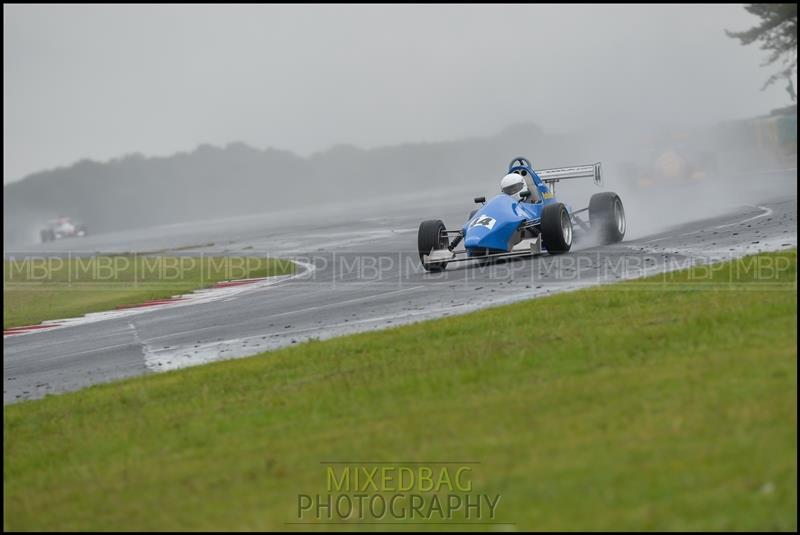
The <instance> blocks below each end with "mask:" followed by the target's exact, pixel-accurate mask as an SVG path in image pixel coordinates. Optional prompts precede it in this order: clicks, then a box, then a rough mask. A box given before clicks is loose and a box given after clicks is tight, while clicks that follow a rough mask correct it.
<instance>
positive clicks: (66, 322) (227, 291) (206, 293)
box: [3, 260, 317, 339]
mask: <svg viewBox="0 0 800 535" xmlns="http://www.w3.org/2000/svg"><path fill="white" fill-rule="evenodd" d="M293 262H294V263H295V265H297V266H299V267H300V268H302V271H300V272H299V273H295V274H294V275H277V276H274V277H266V278H264V279H260V280H255V281H254V282H252V283H249V284H240V285H233V286H223V287H220V288H213V287H212V288H204V289H201V290H196V291H194V292H192V293H190V294H186V295H180V296H173V298H174V299H176V300H175V301H171V302H166V303H160V304H157V305H150V306H142V307H132V308H123V309H117V310H108V311H105V312H93V313H91V314H86V315H85V316H80V317H77V318H66V319H60V320H47V321H43V322H42V323H41V324H40V325H42V326H43V327H40V328H32V329H31V330H24V329H22V330H20V331H17V332H9V333H5V332H4V333H3V339H6V338H8V337H18V336H30V335H33V334H36V333H40V332H50V331H53V330H55V329H63V328H66V327H73V326H75V325H85V324H87V323H96V322H99V321H108V320H112V319H118V318H124V317H128V316H138V315H139V314H146V313H148V312H152V311H153V310H163V309H165V308H175V307H183V306H190V305H199V304H201V303H211V302H214V301H220V300H230V299H235V298H236V297H239V296H240V295H241V294H244V293H249V292H251V291H255V290H261V289H263V288H267V287H269V286H274V285H275V284H279V283H281V282H286V281H290V280H292V279H297V278H300V277H306V276H309V275H310V274H311V273H313V272H314V271H315V270H316V269H317V268H316V266H315V265H314V264H310V263H307V262H301V261H298V260H293ZM177 298H180V300H177Z"/></svg>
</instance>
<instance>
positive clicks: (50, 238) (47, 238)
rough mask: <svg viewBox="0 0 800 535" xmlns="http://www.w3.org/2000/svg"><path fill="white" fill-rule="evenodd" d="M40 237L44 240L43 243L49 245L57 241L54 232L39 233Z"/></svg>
mask: <svg viewBox="0 0 800 535" xmlns="http://www.w3.org/2000/svg"><path fill="white" fill-rule="evenodd" d="M39 236H40V237H41V238H42V243H47V242H49V241H53V240H54V239H55V236H54V235H53V231H52V230H43V231H41V232H40V233H39Z"/></svg>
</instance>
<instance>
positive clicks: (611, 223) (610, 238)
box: [589, 191, 627, 244]
mask: <svg viewBox="0 0 800 535" xmlns="http://www.w3.org/2000/svg"><path fill="white" fill-rule="evenodd" d="M589 225H590V227H591V229H592V234H594V235H595V237H596V238H597V240H598V241H599V242H600V243H602V244H609V243H617V242H619V241H622V238H624V237H625V228H626V226H627V222H626V220H625V208H624V207H623V206H622V200H621V199H620V198H619V195H617V194H616V193H614V192H611V191H606V192H603V193H595V194H594V195H592V198H591V199H590V200H589Z"/></svg>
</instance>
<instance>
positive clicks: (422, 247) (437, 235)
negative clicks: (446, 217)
mask: <svg viewBox="0 0 800 535" xmlns="http://www.w3.org/2000/svg"><path fill="white" fill-rule="evenodd" d="M449 245H450V238H448V237H447V232H445V226H444V223H442V220H441V219H430V220H428V221H423V222H422V223H420V224H419V232H418V233H417V248H418V249H419V259H420V261H422V267H423V268H425V269H426V270H427V271H442V270H443V269H444V268H445V267H447V262H436V263H433V264H425V259H424V256H425V255H429V254H431V251H433V250H434V249H447V247H448V246H449Z"/></svg>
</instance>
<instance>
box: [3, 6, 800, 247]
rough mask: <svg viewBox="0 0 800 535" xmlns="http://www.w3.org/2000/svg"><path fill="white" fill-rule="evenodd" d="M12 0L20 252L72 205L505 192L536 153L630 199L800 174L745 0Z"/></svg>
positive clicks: (158, 209)
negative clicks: (540, 1)
mask: <svg viewBox="0 0 800 535" xmlns="http://www.w3.org/2000/svg"><path fill="white" fill-rule="evenodd" d="M3 9H4V17H3V19H4V20H3V25H4V38H3V39H4V51H3V59H4V82H3V107H4V119H3V131H4V147H3V148H4V159H3V160H4V162H3V165H4V169H3V171H4V184H5V186H4V247H7V246H9V245H16V244H24V243H29V242H35V241H37V239H38V232H39V229H40V228H41V226H42V225H44V224H45V222H46V221H47V220H48V219H51V218H54V217H57V216H59V215H67V216H71V217H73V218H76V219H77V220H80V221H82V222H84V223H86V224H87V226H88V227H89V229H90V232H92V233H101V232H109V231H116V230H124V229H129V228H136V227H143V226H152V225H158V224H165V223H173V222H179V221H195V220H203V219H214V218H220V217H228V216H236V215H243V214H251V213H263V212H268V211H270V210H278V209H281V210H285V209H287V208H292V207H297V208H298V209H308V208H312V210H309V212H310V217H313V207H314V206H326V207H329V206H331V205H335V204H336V203H345V202H347V201H352V200H353V199H363V200H364V201H369V202H376V203H379V202H381V201H384V202H391V201H392V199H395V198H398V196H399V195H407V194H411V195H413V194H418V195H421V196H425V195H453V196H454V197H455V196H459V195H465V196H466V195H471V194H476V195H479V194H484V193H493V192H495V190H496V187H497V183H498V182H499V179H500V177H501V176H502V175H503V174H504V170H505V165H506V164H507V162H508V160H510V159H511V158H512V157H515V156H519V155H525V156H528V157H529V158H530V159H531V160H532V161H533V162H534V165H535V166H537V167H551V166H560V165H571V164H583V163H592V162H594V161H602V162H603V165H604V170H605V175H606V180H607V183H608V185H609V186H610V187H611V188H612V189H617V190H618V191H621V192H624V193H625V194H627V195H628V197H627V198H626V201H627V202H626V204H627V205H629V206H630V205H631V202H630V201H628V199H630V198H632V197H635V198H637V200H638V201H639V204H640V205H641V204H643V203H645V202H646V201H648V200H649V201H653V202H655V200H657V199H658V198H659V197H662V196H663V195H662V193H663V191H664V190H665V188H666V190H667V191H668V190H669V189H670V182H669V180H673V181H674V180H689V181H694V182H691V183H692V184H702V185H703V187H704V190H703V191H704V194H706V195H712V194H713V192H717V191H718V192H722V193H724V194H725V195H726V196H731V197H735V195H734V194H735V193H736V192H737V191H738V192H739V193H741V190H740V189H737V188H736V187H733V188H732V187H730V182H729V181H730V180H734V179H736V177H739V178H738V180H740V181H741V183H745V181H744V179H743V178H742V175H743V174H744V173H747V172H763V171H771V170H774V169H782V168H784V169H785V168H791V166H792V165H794V166H795V167H796V111H795V119H794V121H795V122H794V131H795V134H794V142H793V143H794V145H795V151H794V159H793V160H792V158H791V156H788V157H787V155H786V151H785V150H784V149H785V147H781V146H780V145H781V144H783V145H785V144H786V143H785V138H783V137H780V136H782V135H784V134H781V133H780V132H781V131H782V130H781V129H786V128H787V126H786V125H785V124H783V123H780V124H778V123H776V121H775V120H773V119H771V118H770V117H771V116H770V112H771V111H772V110H776V109H779V108H783V107H786V106H787V105H788V104H790V103H791V102H790V99H789V96H788V93H787V91H786V89H785V88H784V85H785V84H784V83H782V82H779V83H777V84H774V85H772V86H770V87H768V88H767V89H766V90H764V91H762V90H761V87H762V85H763V83H764V80H765V79H766V77H767V76H769V74H770V71H769V69H768V68H765V67H761V64H762V62H763V60H764V55H765V53H764V52H763V51H761V50H759V49H758V47H757V46H749V47H745V46H741V45H740V44H739V42H738V41H736V40H733V39H731V38H729V37H727V36H726V35H725V33H724V30H726V29H728V30H742V29H746V28H749V27H751V26H753V25H755V24H756V23H757V22H758V21H757V19H756V17H754V16H752V15H750V14H749V13H747V12H746V11H745V10H744V9H743V8H742V6H740V5H709V6H672V5H664V6H628V5H601V6H586V5H581V6H541V5H532V6H519V5H514V6H496V5H492V6H489V5H484V6H480V5H467V6H457V5H447V6H360V5H347V6H322V5H315V6H288V5H284V6H272V5H264V6H209V5H204V6H142V7H140V6H41V5H40V6H22V5H15V6H8V5H6V6H4V8H3ZM756 117H761V119H759V120H757V121H756V120H754V118H756ZM773 123H774V124H773ZM765 125H766V126H765ZM765 132H766V134H765ZM775 132H778V134H775ZM776 135H777V136H778V137H779V138H780V139H777V140H775V139H773V140H770V139H767V138H769V136H772V137H775V136H776ZM794 173H795V175H796V170H795V171H794ZM764 176H769V175H764ZM726 181H727V182H726ZM712 183H713V184H714V185H715V186H716V187H715V188H712V189H709V188H708V184H712ZM649 188H652V189H649ZM459 199H460V200H461V201H462V202H464V204H465V207H466V206H468V204H469V201H470V200H471V197H470V198H467V197H464V198H463V199H461V198H460V197H459ZM407 202H413V201H407ZM432 215H435V214H432Z"/></svg>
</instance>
